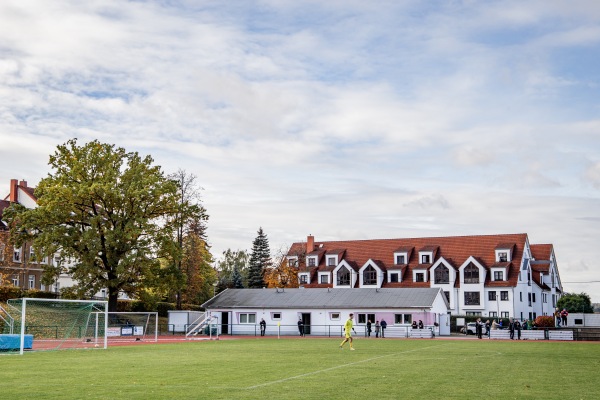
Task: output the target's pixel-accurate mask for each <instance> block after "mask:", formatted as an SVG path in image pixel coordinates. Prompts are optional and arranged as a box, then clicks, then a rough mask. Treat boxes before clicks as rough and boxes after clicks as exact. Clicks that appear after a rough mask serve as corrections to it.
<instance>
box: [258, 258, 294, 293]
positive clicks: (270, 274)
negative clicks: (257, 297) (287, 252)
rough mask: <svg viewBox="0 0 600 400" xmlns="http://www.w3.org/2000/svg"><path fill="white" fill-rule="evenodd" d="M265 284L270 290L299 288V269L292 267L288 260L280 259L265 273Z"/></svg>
mask: <svg viewBox="0 0 600 400" xmlns="http://www.w3.org/2000/svg"><path fill="white" fill-rule="evenodd" d="M265 283H266V284H267V287H269V288H297V287H298V269H297V268H295V267H290V266H289V264H288V262H287V258H285V257H280V258H279V261H278V262H277V263H276V265H275V266H273V267H271V268H267V270H266V271H265Z"/></svg>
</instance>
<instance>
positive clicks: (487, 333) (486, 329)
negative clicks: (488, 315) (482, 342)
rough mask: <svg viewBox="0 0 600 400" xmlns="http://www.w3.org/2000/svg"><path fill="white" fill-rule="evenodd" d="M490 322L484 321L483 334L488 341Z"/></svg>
mask: <svg viewBox="0 0 600 400" xmlns="http://www.w3.org/2000/svg"><path fill="white" fill-rule="evenodd" d="M490 328H491V325H490V320H489V319H488V320H487V321H485V334H486V336H487V337H488V339H489V338H490Z"/></svg>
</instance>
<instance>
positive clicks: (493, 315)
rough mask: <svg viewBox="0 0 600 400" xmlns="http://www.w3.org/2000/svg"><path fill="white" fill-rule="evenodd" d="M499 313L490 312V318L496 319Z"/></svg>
mask: <svg viewBox="0 0 600 400" xmlns="http://www.w3.org/2000/svg"><path fill="white" fill-rule="evenodd" d="M497 316H498V313H497V312H496V311H490V317H493V318H496V317H497Z"/></svg>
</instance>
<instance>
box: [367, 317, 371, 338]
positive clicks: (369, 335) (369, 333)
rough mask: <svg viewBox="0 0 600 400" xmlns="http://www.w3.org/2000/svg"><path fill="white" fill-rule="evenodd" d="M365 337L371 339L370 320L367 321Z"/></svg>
mask: <svg viewBox="0 0 600 400" xmlns="http://www.w3.org/2000/svg"><path fill="white" fill-rule="evenodd" d="M367 337H371V320H368V321H367Z"/></svg>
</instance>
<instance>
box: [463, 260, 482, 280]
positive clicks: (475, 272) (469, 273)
mask: <svg viewBox="0 0 600 400" xmlns="http://www.w3.org/2000/svg"><path fill="white" fill-rule="evenodd" d="M464 274H465V283H479V268H477V267H476V266H475V265H473V264H469V265H467V267H466V268H465V272H464Z"/></svg>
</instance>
